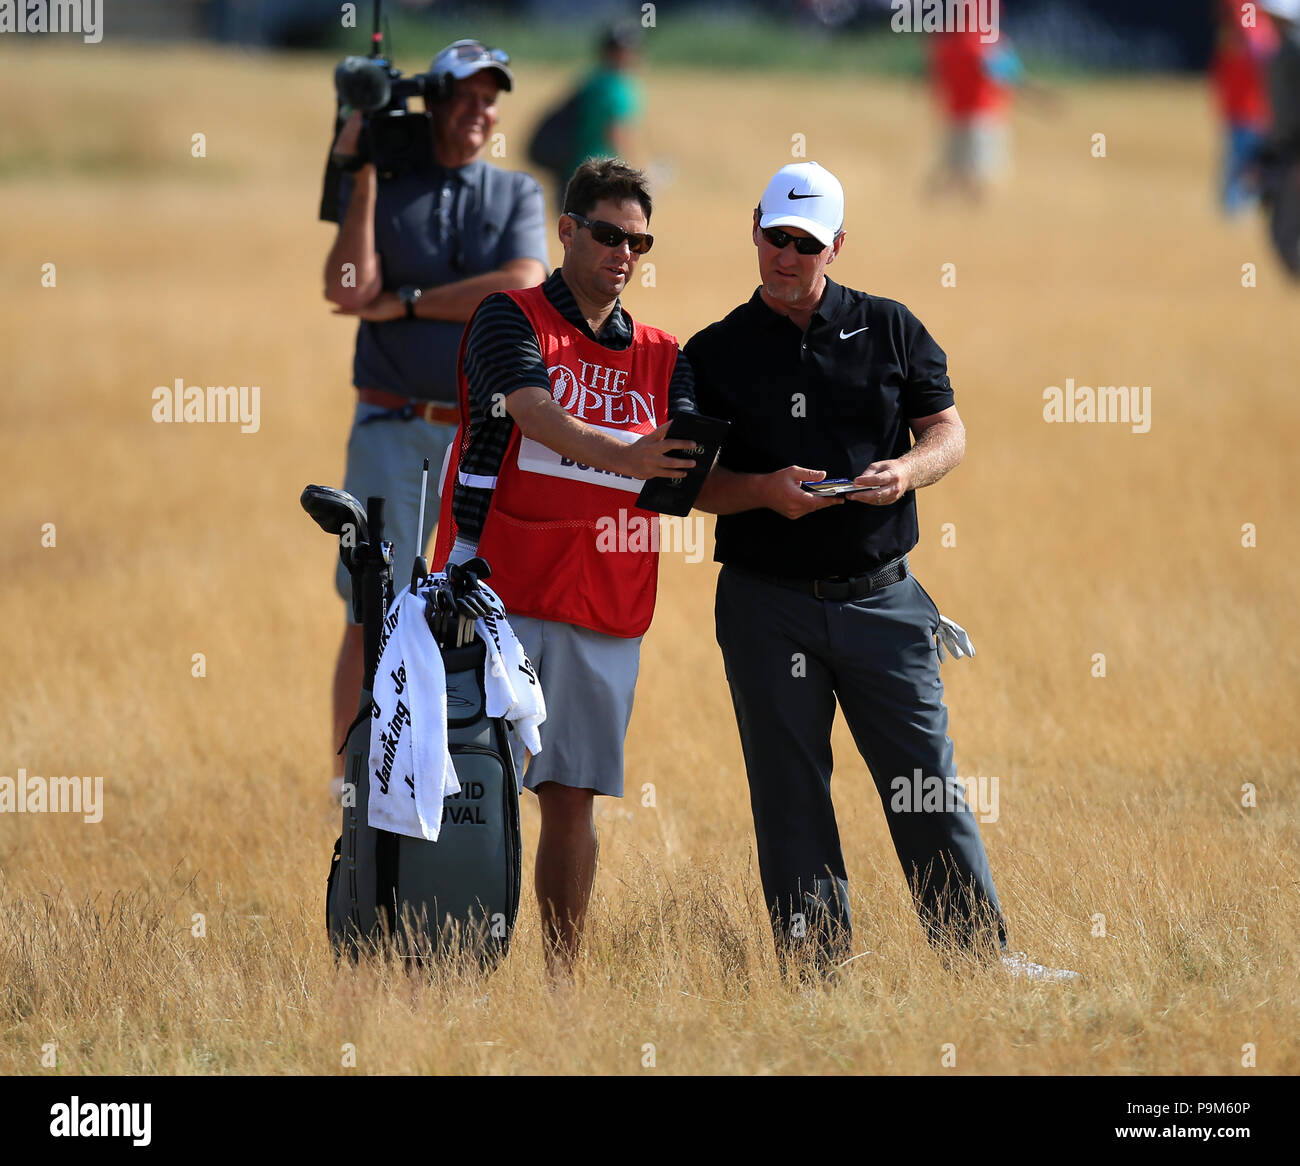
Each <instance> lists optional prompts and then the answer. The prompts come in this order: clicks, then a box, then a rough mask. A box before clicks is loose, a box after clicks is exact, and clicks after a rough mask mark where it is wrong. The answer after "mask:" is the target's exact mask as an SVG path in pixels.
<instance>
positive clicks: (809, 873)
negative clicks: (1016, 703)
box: [714, 566, 1006, 962]
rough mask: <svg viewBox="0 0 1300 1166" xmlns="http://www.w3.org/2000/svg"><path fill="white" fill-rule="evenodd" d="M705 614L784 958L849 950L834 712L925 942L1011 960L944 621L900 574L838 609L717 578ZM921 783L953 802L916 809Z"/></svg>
mask: <svg viewBox="0 0 1300 1166" xmlns="http://www.w3.org/2000/svg"><path fill="white" fill-rule="evenodd" d="M714 615H715V619H716V624H717V637H718V646H719V647H720V648H721V649H722V658H723V661H724V663H725V665H726V671H727V683H728V684H729V685H730V687H731V699H732V704H733V706H734V708H735V712H736V722H737V725H738V726H739V729H740V740H741V745H742V747H743V749H744V755H745V768H746V771H747V773H748V777H749V791H750V804H751V807H752V809H753V813H754V832H755V835H756V838H757V842H758V862H759V870H760V873H761V876H762V881H763V894H764V898H765V900H766V902H767V905H768V909H769V911H770V912H771V915H772V927H773V933H774V935H775V938H776V944H777V951H778V954H781V955H782V958H783V959H784V955H785V952H786V950H787V949H788V948H789V947H790V946H791V945H792V944H793V943H794V942H795V941H799V940H807V941H809V942H810V943H811V944H812V945H813V946H812V951H813V954H814V956H815V957H816V958H817V960H818V962H823V961H826V960H835V959H838V958H842V957H843V956H844V955H846V954H847V952H848V944H849V939H850V934H851V926H852V923H851V919H850V915H849V905H848V874H847V871H846V870H845V868H844V856H843V853H842V852H841V849H840V835H839V829H838V827H837V825H836V822H835V807H834V805H833V804H832V802H831V770H832V764H833V760H832V756H831V740H830V737H831V725H832V722H833V721H834V717H835V705H836V701H837V700H838V702H839V706H840V708H841V709H842V710H843V712H844V718H845V720H846V721H847V722H848V726H849V729H850V731H851V732H852V734H853V739H854V742H855V744H856V745H857V747H858V751H859V752H860V753H861V754H862V758H863V760H864V761H865V762H866V763H867V767H868V768H869V769H870V771H871V776H872V778H873V780H874V781H875V784H876V789H877V790H878V792H879V793H880V796H881V801H882V803H883V805H884V808H885V814H886V817H887V819H888V823H889V832H890V835H891V837H892V839H893V842H894V848H895V850H896V851H897V853H898V859H899V862H900V863H901V864H902V867H903V872H904V874H905V876H906V877H907V880H908V884H909V886H910V888H911V891H912V895H913V901H914V903H915V904H916V908H917V911H918V913H919V915H920V917H921V921H922V923H923V924H924V926H925V930H926V934H927V938H929V940H930V941H931V942H932V943H934V944H936V945H939V946H942V945H944V944H946V943H954V944H957V945H959V946H961V947H966V948H969V947H975V946H980V947H985V948H990V949H992V948H1004V947H1005V946H1006V930H1005V926H1004V923H1003V920H1002V913H1001V909H1000V907H999V906H998V899H997V892H996V891H995V890H994V887H993V877H992V875H991V874H990V872H989V863H988V857H987V856H986V855H985V853H984V843H983V841H982V840H981V838H980V833H979V825H978V823H977V821H976V818H975V815H974V813H973V812H972V811H971V809H970V807H969V805H968V804H967V802H966V800H965V798H964V796H963V792H962V787H961V785H960V783H958V782H956V781H955V780H953V779H955V777H956V770H955V769H954V767H953V746H952V741H951V740H950V739H949V737H948V710H947V709H946V708H945V707H944V703H943V683H942V681H941V680H940V679H939V659H938V653H937V650H936V648H935V644H934V640H933V636H934V633H935V631H936V629H937V628H938V626H939V612H938V609H937V608H936V607H935V605H934V602H933V601H932V600H931V599H930V597H929V596H928V595H927V594H926V592H925V590H924V588H922V587H921V585H920V584H919V583H918V582H917V581H916V580H915V579H914V578H913V577H912V576H911V575H910V574H909V575H908V576H907V577H906V578H904V579H902V580H900V581H899V582H897V583H894V584H892V585H890V586H888V587H885V588H882V589H881V590H880V591H877V592H875V593H873V594H871V595H869V596H866V597H865V598H862V599H857V600H851V601H847V602H833V601H829V600H820V599H816V598H814V597H813V596H812V595H808V594H802V593H800V592H797V591H792V590H790V589H788V588H785V587H781V586H779V585H778V584H774V583H771V582H768V581H766V580H763V579H762V578H760V577H757V576H755V575H753V574H750V573H749V572H746V571H742V570H741V569H739V568H736V567H726V566H724V567H723V568H722V571H721V573H720V574H719V576H718V591H717V600H716V606H715V610H714ZM917 771H919V774H918V772H917ZM926 779H929V782H930V784H931V788H933V787H934V785H935V784H937V783H938V782H939V781H940V780H942V788H943V789H944V791H945V794H946V796H944V797H942V798H931V799H928V800H925V801H924V804H925V806H926V808H925V809H921V808H920V807H921V806H922V804H923V800H922V799H921V798H919V797H913V796H912V792H913V791H912V790H911V788H910V785H911V784H913V783H916V782H918V781H925V780H926ZM900 791H901V793H902V795H904V796H900ZM935 803H938V804H937V805H936V804H935Z"/></svg>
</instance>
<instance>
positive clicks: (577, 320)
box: [542, 267, 632, 351]
mask: <svg viewBox="0 0 1300 1166" xmlns="http://www.w3.org/2000/svg"><path fill="white" fill-rule="evenodd" d="M542 291H543V292H544V293H545V294H546V298H547V299H548V300H550V301H551V307H553V308H554V309H555V310H556V311H557V312H559V313H560V315H561V316H563V317H564V318H565V319H566V320H567V321H568V322H569V323H570V324H572V325H573V326H574V327H575V328H577V329H578V331H579V332H581V333H582V334H583V335H584V336H586V337H588V338H589V339H591V340H594V341H596V343H597V344H603V345H604V346H605V347H606V348H613V349H615V350H618V351H621V350H622V349H624V348H626V347H627V346H628V345H629V344H631V343H632V321H631V319H629V317H628V315H627V313H626V312H624V311H623V301H622V300H615V301H614V310H613V311H612V312H610V314H609V317H608V319H606V321H605V326H604V327H603V328H602V329H601V330H600V335H599V336H597V335H596V334H595V333H594V332H592V330H591V325H590V324H588V323H587V317H586V316H584V315H583V314H582V309H581V308H580V307H578V301H577V300H576V299H574V297H573V292H571V291H570V290H569V285H568V284H567V283H565V282H564V275H563V274H562V273H561V270H560V268H558V267H557V268H556V269H555V270H554V271H553V272H551V274H550V277H549V278H548V279H547V281H546V282H545V283H544V284H542Z"/></svg>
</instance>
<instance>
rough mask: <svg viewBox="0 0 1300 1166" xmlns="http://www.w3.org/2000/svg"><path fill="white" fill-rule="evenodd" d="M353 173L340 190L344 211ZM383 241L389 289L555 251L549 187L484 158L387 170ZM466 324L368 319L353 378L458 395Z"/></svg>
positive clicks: (378, 235)
mask: <svg viewBox="0 0 1300 1166" xmlns="http://www.w3.org/2000/svg"><path fill="white" fill-rule="evenodd" d="M351 195H352V179H351V177H350V176H346V175H345V176H344V179H343V181H342V183H341V184H340V190H339V221H340V222H341V221H342V220H343V216H344V215H346V214H347V207H348V202H349V200H350V198H351ZM375 249H376V250H377V251H378V252H379V256H380V259H381V261H382V264H383V274H384V290H385V291H396V290H397V289H398V288H399V287H403V286H405V285H407V284H410V285H413V286H415V287H421V288H427V287H440V286H441V285H443V284H446V283H453V282H455V281H456V280H461V279H468V278H469V277H470V276H474V275H483V274H485V273H486V272H489V271H495V270H496V269H497V268H498V267H500V266H501V265H502V264H503V263H507V262H509V261H510V260H512V259H536V260H537V261H538V262H539V263H541V264H542V265H543V266H544V267H546V266H549V265H548V264H547V259H546V217H545V207H544V205H543V200H542V189H541V187H540V186H538V185H537V182H536V181H535V180H534V179H533V178H530V177H529V176H528V175H527V174H520V173H518V172H516V171H513V170H502V169H500V168H498V167H496V166H492V165H490V164H489V163H487V162H483V161H479V160H475V161H473V162H471V163H470V164H469V165H468V166H462V167H460V168H459V169H447V168H445V167H441V166H435V167H433V168H432V169H431V170H429V171H424V172H420V173H415V174H408V175H403V176H402V177H400V178H388V179H380V181H379V192H378V195H377V197H376V203H375ZM464 330H465V325H464V324H463V323H462V322H460V321H458V320H418V319H417V320H406V319H400V320H385V321H383V322H381V323H372V322H370V321H369V320H362V321H360V322H359V325H358V327H357V347H356V356H355V357H354V359H353V362H352V383H353V384H354V385H355V386H356V387H357V388H359V389H361V388H365V389H383V390H385V391H387V392H390V393H397V394H399V395H400V396H403V397H414V398H418V399H420V400H428V401H439V402H442V403H444V404H449V405H453V404H455V403H456V354H457V350H458V349H459V347H460V337H461V333H462V332H463V331H464Z"/></svg>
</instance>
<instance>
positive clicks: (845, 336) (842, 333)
mask: <svg viewBox="0 0 1300 1166" xmlns="http://www.w3.org/2000/svg"><path fill="white" fill-rule="evenodd" d="M869 327H871V325H870V324H868V325H867V328H869ZM867 328H855V329H854V330H853V331H852V332H845V331H844V329H843V328H841V329H840V339H841V340H847V339H848V338H849V337H850V336H856V335H857V334H858V333H859V332H865V331H866V330H867Z"/></svg>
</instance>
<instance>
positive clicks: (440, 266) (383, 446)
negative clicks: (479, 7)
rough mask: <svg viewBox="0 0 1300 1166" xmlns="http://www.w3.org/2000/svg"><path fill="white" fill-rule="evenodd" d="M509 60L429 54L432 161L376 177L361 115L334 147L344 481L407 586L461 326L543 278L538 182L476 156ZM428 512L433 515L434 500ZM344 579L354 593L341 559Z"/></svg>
mask: <svg viewBox="0 0 1300 1166" xmlns="http://www.w3.org/2000/svg"><path fill="white" fill-rule="evenodd" d="M508 62H509V57H508V56H507V55H506V54H505V53H503V52H501V51H500V50H495V49H489V48H487V47H486V46H484V45H482V44H480V43H479V42H478V41H474V40H461V41H456V43H455V44H452V45H449V46H448V47H447V48H445V49H443V50H442V52H440V53H439V54H438V55H437V56H436V57H435V58H434V59H433V64H432V65H431V66H430V68H429V73H428V78H427V83H426V99H425V105H426V108H427V109H428V110H429V112H430V113H431V114H432V115H433V117H432V121H433V124H432V130H433V149H432V152H433V165H432V166H431V167H419V168H413V169H411V170H409V171H407V172H404V173H402V174H399V175H394V176H392V177H387V178H385V179H383V181H380V179H379V177H378V175H377V173H376V170H375V166H374V165H373V163H372V162H370V161H369V156H368V154H367V152H366V151H365V150H364V148H362V146H363V143H362V140H361V139H362V118H361V114H360V113H359V112H354V113H353V114H351V116H349V117H348V119H347V121H346V122H345V123H344V125H343V128H342V129H341V130H340V131H339V135H338V139H337V141H336V142H335V143H334V160H335V161H336V162H337V163H339V164H340V165H341V167H342V168H343V169H344V170H345V171H346V174H345V176H344V177H343V180H342V183H341V189H340V192H339V224H340V225H339V232H338V237H337V238H336V239H335V240H334V246H333V247H331V248H330V253H329V258H328V259H327V260H326V261H325V298H326V299H327V300H329V301H330V302H331V303H333V304H335V305H337V307H336V308H335V314H336V315H346V316H356V317H358V318H359V320H360V324H359V326H358V328H357V345H356V355H355V357H354V359H353V364H352V383H353V385H354V386H355V387H356V389H357V405H356V412H355V414H354V416H353V421H352V431H351V435H350V437H349V439H348V455H347V469H346V471H345V474H344V480H343V488H344V489H345V490H347V491H348V493H350V494H352V495H353V496H354V497H356V498H358V499H359V500H360V501H361V502H362V503H363V504H364V502H365V500H366V498H367V497H368V496H369V495H372V494H374V495H380V496H382V497H384V498H385V499H387V505H386V509H385V534H386V536H387V537H388V538H389V539H391V540H392V542H393V562H394V565H395V579H396V580H397V584H396V585H397V586H398V587H399V588H400V587H401V586H402V585H403V582H404V580H403V576H404V574H405V572H406V571H407V570H409V564H410V563H411V561H412V559H413V557H414V556H415V555H416V554H423V553H424V547H422V546H420V547H417V546H416V538H417V534H416V527H417V525H418V519H419V491H420V480H419V479H420V474H419V470H420V465H421V463H422V461H423V459H424V458H426V457H427V458H428V459H429V464H430V467H431V468H432V471H433V473H434V474H435V475H436V474H437V473H438V471H439V470H440V468H441V466H442V462H443V455H444V453H445V451H446V449H447V446H448V445H449V444H450V442H451V440H452V438H453V437H454V436H455V433H456V425H457V422H458V412H457V404H456V356H457V352H458V350H459V347H460V338H461V332H462V331H463V330H464V324H465V321H466V320H468V319H469V318H470V316H471V315H472V314H473V312H474V309H475V308H476V307H478V304H479V301H480V300H481V299H483V297H484V296H486V295H490V294H491V293H493V292H498V291H506V290H509V289H513V288H526V287H533V286H535V285H536V284H539V283H541V282H542V280H543V279H545V278H546V272H547V268H546V258H547V257H546V227H545V221H544V215H545V211H544V208H543V202H542V191H541V188H540V187H539V186H538V185H537V183H536V181H534V180H533V179H532V178H530V177H529V176H528V175H526V174H520V173H516V172H514V171H508V170H501V169H498V168H497V167H495V166H492V165H490V164H488V163H487V162H484V161H482V160H481V159H480V157H479V155H480V154H481V153H482V151H483V147H484V146H485V145H487V143H488V141H489V139H490V137H491V134H492V129H493V127H494V126H495V125H496V122H497V98H498V96H499V94H500V92H501V90H502V89H505V90H510V89H512V88H513V85H514V78H513V77H512V76H511V74H510V70H509V68H508ZM429 513H430V515H432V516H433V517H434V518H436V515H437V500H436V499H433V500H432V503H431V505H430V507H429ZM426 522H428V520H426ZM428 525H430V526H431V525H432V523H431V522H429V523H428ZM425 534H426V536H427V534H428V530H427V529H426V531H425ZM337 586H338V590H339V593H340V594H341V595H342V596H343V598H344V600H345V601H347V600H348V599H349V594H350V587H349V580H348V576H347V573H346V572H345V571H344V570H343V569H342V566H341V565H340V568H339V571H338V575H337ZM347 611H348V619H349V623H348V625H347V628H346V629H345V631H344V634H343V643H342V645H341V647H340V648H339V657H338V664H337V666H336V668H335V673H334V697H333V699H334V731H333V735H332V737H331V746H330V748H331V752H332V751H333V750H334V749H337V748H338V743H339V741H340V740H342V738H343V736H344V734H345V733H346V731H347V727H348V725H349V724H350V723H351V721H352V719H353V716H354V715H355V713H356V709H357V701H358V699H359V696H360V691H361V675H362V656H363V641H362V630H361V627H360V626H359V625H357V624H353V623H351V622H350V620H351V611H352V609H351V605H350V604H349V605H348V608H347ZM335 786H336V789H339V788H341V786H342V779H341V778H336V779H335Z"/></svg>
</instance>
